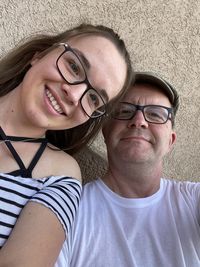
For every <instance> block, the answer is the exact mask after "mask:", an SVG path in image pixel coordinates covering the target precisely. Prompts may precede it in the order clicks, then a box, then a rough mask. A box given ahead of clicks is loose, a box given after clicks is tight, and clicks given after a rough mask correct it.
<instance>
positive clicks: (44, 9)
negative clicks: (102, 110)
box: [0, 0, 200, 181]
mask: <svg viewBox="0 0 200 267" xmlns="http://www.w3.org/2000/svg"><path fill="white" fill-rule="evenodd" d="M80 22H91V23H96V24H99V23H101V24H105V25H108V26H111V27H113V28H114V29H115V30H116V31H118V33H119V34H120V35H121V36H122V37H123V38H124V39H125V41H126V43H127V46H128V49H129V51H130V53H131V57H132V61H133V65H134V68H135V70H151V71H156V72H158V73H160V74H162V75H163V76H164V77H165V78H166V79H168V80H169V81H171V82H172V84H173V85H174V86H175V87H176V88H177V90H178V91H179V92H180V96H181V108H180V111H179V113H178V116H177V124H176V130H177V134H178V140H177V143H176V146H175V148H174V150H173V152H172V153H171V155H170V156H169V157H168V158H167V159H166V162H165V175H166V176H170V177H174V178H177V179H190V180H196V181H198V180H199V177H200V174H199V169H200V166H199V165H200V164H199V158H200V138H199V133H200V116H199V115H200V75H199V66H200V28H199V27H200V26H199V25H200V4H199V1H198V0H169V1H167V0H129V1H128V0H127V1H126V0H107V1H105V0H98V1H97V0H81V1H77V0H68V1H66V0H42V1H41V0H34V1H28V0H21V1H19V0H1V2H0V40H1V46H0V54H4V53H5V52H6V51H7V50H8V49H9V48H10V47H13V46H14V45H15V44H16V43H17V42H18V41H19V40H20V39H21V38H22V37H25V36H27V35H29V34H30V33H35V32H41V31H51V30H55V31H57V30H59V31H62V30H63V29H65V28H68V27H69V26H72V25H74V24H77V23H80ZM92 147H93V149H94V150H95V151H96V152H98V153H99V151H100V154H101V155H105V147H104V144H103V141H102V139H101V138H98V140H97V141H96V142H95V143H94V144H93V146H92ZM86 158H87V164H85V163H84V164H83V166H84V168H83V170H84V172H86V176H87V177H88V176H89V175H91V177H92V176H94V175H96V174H97V173H98V172H99V171H100V172H102V171H104V169H105V167H104V164H103V160H101V158H100V157H99V156H98V155H95V154H94V153H90V152H88V150H86V151H84V153H83V154H82V155H80V157H79V159H80V161H81V162H82V161H83V160H84V161H85V160H86Z"/></svg>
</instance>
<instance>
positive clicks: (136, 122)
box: [128, 110, 148, 128]
mask: <svg viewBox="0 0 200 267" xmlns="http://www.w3.org/2000/svg"><path fill="white" fill-rule="evenodd" d="M132 127H136V128H140V127H142V128H147V127H148V122H147V121H146V120H145V118H144V115H143V113H142V111H141V110H137V111H136V113H135V115H134V116H133V118H132V119H131V120H129V121H128V128H132Z"/></svg>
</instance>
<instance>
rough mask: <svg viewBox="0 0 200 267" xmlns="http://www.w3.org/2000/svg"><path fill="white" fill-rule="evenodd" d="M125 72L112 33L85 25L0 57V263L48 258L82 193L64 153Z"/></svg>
mask: <svg viewBox="0 0 200 267" xmlns="http://www.w3.org/2000/svg"><path fill="white" fill-rule="evenodd" d="M131 73H132V70H131V64H130V59H129V55H128V53H127V50H126V48H125V45H124V42H123V41H122V40H121V39H120V38H119V36H118V35H117V34H116V33H114V31H113V30H111V29H109V28H107V27H104V26H93V25H85V24H83V25H80V26H78V27H76V28H74V29H71V30H68V31H65V32H63V33H61V34H58V35H56V36H47V35H43V36H41V35H40V36H37V37H35V38H33V39H31V40H29V41H27V42H26V43H25V44H23V45H21V46H20V47H18V48H16V49H14V50H13V51H12V52H11V53H10V54H8V55H7V56H6V57H4V58H3V59H2V60H1V62H0V139H1V140H0V246H1V250H0V267H2V266H9V267H12V266H15V267H17V266H20V267H23V266H26V267H27V266H29V267H32V266H37V267H40V266H41V267H44V266H48V267H49V266H53V265H54V264H55V261H56V259H57V257H58V255H59V251H60V249H61V247H62V244H63V242H64V240H65V238H66V237H67V234H68V232H69V231H70V228H71V225H72V223H73V220H74V216H75V213H76V209H77V207H78V203H79V199H80V194H81V174H80V169H79V166H78V164H77V162H76V161H75V159H74V158H73V157H72V156H71V155H70V154H73V153H75V152H77V151H78V150H79V149H81V148H82V147H83V146H84V145H86V144H87V143H88V142H89V141H90V140H91V138H93V137H94V136H95V135H96V133H97V132H98V130H99V129H100V127H101V124H102V121H103V118H104V115H105V114H106V113H107V112H109V110H110V108H111V107H112V105H113V104H114V102H115V101H117V100H118V99H119V98H120V96H121V95H122V94H123V93H124V92H125V90H126V88H127V87H128V85H129V83H130V80H131ZM72 128H73V129H72ZM63 150H66V151H67V152H68V154H67V153H65V152H63ZM25 205H26V206H25ZM24 206H25V207H24ZM22 209H23V210H22ZM20 212H21V213H20ZM19 214H20V216H19ZM18 217H19V218H18ZM11 231H12V233H11ZM62 257H63V255H62V253H61V254H60V256H59V259H58V262H64V261H62ZM57 266H61V264H59V263H58V265H57Z"/></svg>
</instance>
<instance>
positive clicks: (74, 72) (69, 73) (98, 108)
mask: <svg viewBox="0 0 200 267" xmlns="http://www.w3.org/2000/svg"><path fill="white" fill-rule="evenodd" d="M59 45H63V46H64V48H65V50H64V51H63V52H62V53H61V54H60V56H59V57H58V59H57V60H56V66H57V69H58V71H59V73H60V75H61V76H62V78H63V79H64V80H65V81H66V83H68V84H70V85H76V84H81V83H85V84H87V89H86V90H85V92H84V93H83V95H82V96H81V98H80V104H81V107H82V109H83V111H84V112H85V113H86V115H87V116H88V117H90V118H98V117H101V116H103V115H104V114H105V113H106V101H105V100H104V99H103V97H102V96H101V95H100V94H99V93H98V91H97V90H96V89H94V88H93V87H92V85H91V84H90V82H89V80H88V78H87V75H86V71H85V68H84V66H83V63H82V62H81V60H80V59H79V57H78V55H77V54H76V53H75V51H74V50H73V49H72V48H71V47H70V46H69V45H68V44H65V43H60V44H59Z"/></svg>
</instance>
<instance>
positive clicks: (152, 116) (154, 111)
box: [113, 103, 169, 123]
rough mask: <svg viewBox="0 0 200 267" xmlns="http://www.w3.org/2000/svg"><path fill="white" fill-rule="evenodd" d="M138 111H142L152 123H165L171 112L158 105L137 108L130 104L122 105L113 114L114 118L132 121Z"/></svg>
mask: <svg viewBox="0 0 200 267" xmlns="http://www.w3.org/2000/svg"><path fill="white" fill-rule="evenodd" d="M137 110H141V111H142V113H143V115H144V118H145V120H146V121H148V122H152V123H165V122H166V121H167V120H168V117H169V111H168V109H167V108H165V107H161V106H156V105H147V106H136V105H133V104H128V103H120V104H119V105H118V107H117V108H116V109H115V111H114V112H113V117H114V118H116V119H120V120H129V119H132V118H133V117H134V116H135V114H136V112H137Z"/></svg>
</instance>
